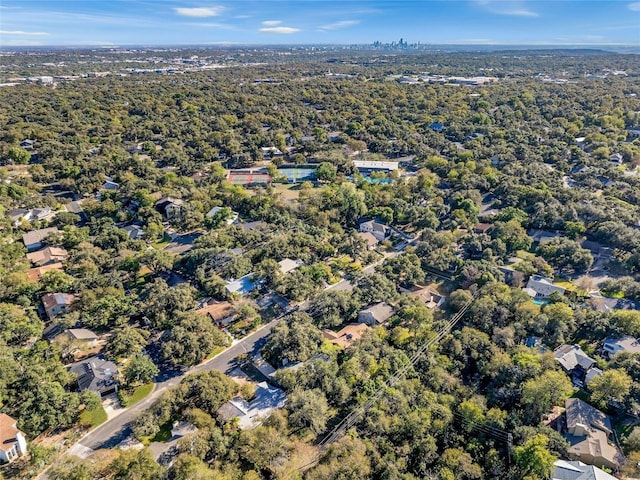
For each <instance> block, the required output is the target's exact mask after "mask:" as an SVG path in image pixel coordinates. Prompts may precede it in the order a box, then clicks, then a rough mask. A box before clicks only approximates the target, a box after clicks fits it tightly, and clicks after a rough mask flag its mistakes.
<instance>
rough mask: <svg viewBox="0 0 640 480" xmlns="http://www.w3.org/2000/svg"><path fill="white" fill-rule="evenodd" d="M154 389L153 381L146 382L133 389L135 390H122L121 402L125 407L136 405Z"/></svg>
mask: <svg viewBox="0 0 640 480" xmlns="http://www.w3.org/2000/svg"><path fill="white" fill-rule="evenodd" d="M152 391H153V383H145V384H144V385H140V386H139V387H136V388H134V389H133V391H132V392H131V391H122V390H121V391H120V403H121V404H122V406H123V407H130V406H132V405H135V404H136V403H138V402H139V401H140V400H142V399H143V398H145V397H147V396H148V395H150V394H151V392H152Z"/></svg>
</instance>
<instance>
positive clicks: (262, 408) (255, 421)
mask: <svg viewBox="0 0 640 480" xmlns="http://www.w3.org/2000/svg"><path fill="white" fill-rule="evenodd" d="M286 403H287V395H286V393H285V392H284V391H283V390H280V389H279V388H276V387H272V386H270V385H269V384H267V382H261V383H259V384H257V385H256V392H255V395H254V398H253V400H251V401H250V402H247V401H246V400H245V399H244V398H242V397H235V398H233V399H231V400H229V401H228V402H227V403H225V404H224V405H222V406H221V407H220V408H219V409H218V410H217V412H216V413H217V415H218V418H219V419H220V420H222V421H223V422H231V421H232V420H234V419H237V422H238V426H239V427H240V428H241V429H243V430H246V429H248V428H253V427H255V426H258V425H260V423H262V420H263V419H264V418H266V417H268V416H269V415H270V414H271V412H272V411H273V410H275V409H278V408H283V407H284V406H285V405H286Z"/></svg>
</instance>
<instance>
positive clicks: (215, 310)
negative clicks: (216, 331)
mask: <svg viewBox="0 0 640 480" xmlns="http://www.w3.org/2000/svg"><path fill="white" fill-rule="evenodd" d="M196 312H197V313H201V314H203V315H206V316H207V317H209V319H210V320H211V321H212V322H213V323H215V324H216V325H217V326H218V327H226V326H227V325H229V324H230V323H231V322H232V321H233V319H234V318H235V316H236V309H235V308H234V307H233V305H232V304H231V303H230V302H215V301H211V303H209V302H206V303H204V304H202V305H201V306H200V308H198V309H197V310H196Z"/></svg>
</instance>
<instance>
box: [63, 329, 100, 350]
mask: <svg viewBox="0 0 640 480" xmlns="http://www.w3.org/2000/svg"><path fill="white" fill-rule="evenodd" d="M64 335H65V336H66V338H67V339H69V341H71V342H74V343H77V344H82V346H83V347H95V346H96V344H97V343H98V335H96V334H95V333H93V332H92V331H91V330H89V329H86V328H70V329H68V330H65V331H64Z"/></svg>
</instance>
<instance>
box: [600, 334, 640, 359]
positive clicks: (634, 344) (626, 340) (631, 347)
mask: <svg viewBox="0 0 640 480" xmlns="http://www.w3.org/2000/svg"><path fill="white" fill-rule="evenodd" d="M602 350H603V352H604V354H605V355H606V356H607V357H608V358H611V357H613V356H614V355H615V354H616V353H620V352H627V353H640V343H638V339H637V338H633V337H632V336H630V335H626V336H624V337H621V338H607V339H606V340H605V341H604V343H603V344H602Z"/></svg>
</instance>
